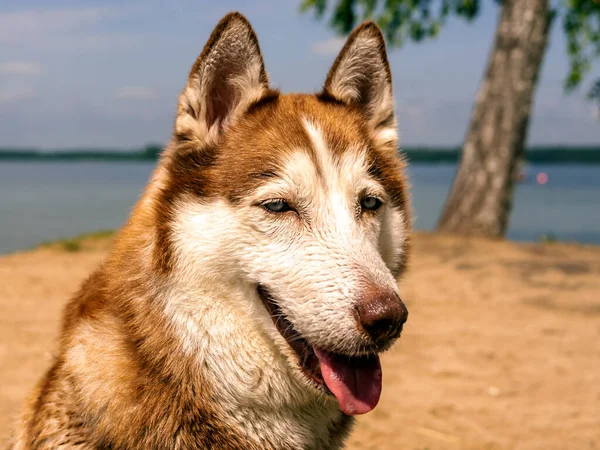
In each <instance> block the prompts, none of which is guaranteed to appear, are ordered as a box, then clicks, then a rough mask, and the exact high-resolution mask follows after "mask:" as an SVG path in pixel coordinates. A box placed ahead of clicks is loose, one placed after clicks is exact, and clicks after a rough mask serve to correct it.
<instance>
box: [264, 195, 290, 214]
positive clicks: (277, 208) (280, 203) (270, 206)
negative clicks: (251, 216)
mask: <svg viewBox="0 0 600 450" xmlns="http://www.w3.org/2000/svg"><path fill="white" fill-rule="evenodd" d="M262 206H263V208H265V209H267V210H269V211H271V212H274V213H281V212H286V211H289V210H291V209H292V208H290V205H288V202H286V201H285V200H283V199H281V198H278V199H276V200H269V201H268V202H265V203H263V204H262Z"/></svg>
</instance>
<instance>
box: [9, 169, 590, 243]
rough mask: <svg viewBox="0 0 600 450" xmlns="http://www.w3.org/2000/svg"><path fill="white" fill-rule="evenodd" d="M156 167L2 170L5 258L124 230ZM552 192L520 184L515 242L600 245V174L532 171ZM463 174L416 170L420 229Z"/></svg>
mask: <svg viewBox="0 0 600 450" xmlns="http://www.w3.org/2000/svg"><path fill="white" fill-rule="evenodd" d="M153 167H154V164H153V163H140V162H131V163H127V162H118V163H115V162H94V163H76V162H70V163H69V162H67V163H63V162H57V163H50V162H44V163H33V162H25V163H23V162H8V163H0V253H6V252H10V251H13V250H18V249H23V248H29V247H33V246H35V245H37V244H39V243H40V242H43V241H47V240H52V239H58V238H64V237H69V236H74V235H77V234H81V233H86V232H91V231H97V230H102V229H110V228H117V227H119V226H121V225H122V224H123V223H124V222H125V220H126V218H127V215H128V213H129V211H130V209H131V208H132V207H133V205H134V203H135V201H136V200H137V198H138V197H139V195H140V194H141V192H142V189H143V187H144V185H145V184H146V182H147V181H148V178H149V176H150V173H151V171H152V169H153ZM542 171H543V172H546V173H547V174H548V177H549V182H548V184H547V185H544V186H541V185H537V184H535V183H534V182H533V181H529V182H527V183H524V184H519V186H518V187H517V192H516V197H515V207H514V210H513V214H512V217H511V223H510V229H509V233H508V237H509V238H511V239H515V240H538V239H539V238H540V236H541V235H543V234H547V233H552V234H554V235H555V236H556V237H557V238H558V239H559V240H564V241H578V242H583V243H596V244H600V167H598V166H589V167H586V166H530V167H529V168H528V171H527V172H528V175H529V179H531V180H533V179H534V178H535V174H537V173H538V172H542ZM454 173H455V167H454V166H452V165H438V166H434V165H412V166H411V167H410V178H411V183H412V193H413V202H414V208H415V213H416V216H417V220H416V225H417V228H420V229H425V230H430V229H432V228H433V227H434V226H435V221H436V219H437V217H438V215H439V213H440V211H441V208H442V205H443V202H444V200H445V198H446V194H447V192H448V188H449V186H450V183H451V182H452V178H453V176H454Z"/></svg>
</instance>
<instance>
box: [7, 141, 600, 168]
mask: <svg viewBox="0 0 600 450" xmlns="http://www.w3.org/2000/svg"><path fill="white" fill-rule="evenodd" d="M162 150H163V148H162V147H161V146H154V145H149V146H146V147H145V148H143V149H140V150H123V151H118V150H101V149H89V150H86V149H81V150H79V149H77V150H54V151H41V150H37V149H8V148H5V149H2V148H0V162H3V161H32V162H34V161H39V162H42V161H49V162H50V161H64V162H67V161H89V162H94V161H98V162H102V161H156V160H157V159H158V156H159V155H160V153H161V152H162ZM402 152H403V153H404V154H405V155H406V156H407V158H408V160H409V162H413V163H431V164H437V163H457V162H458V160H459V157H460V148H458V147H449V148H440V147H406V148H403V149H402ZM523 160H524V161H525V162H527V163H533V164H598V165H600V146H554V147H550V146H532V147H530V148H528V149H527V151H526V152H525V155H524V157H523Z"/></svg>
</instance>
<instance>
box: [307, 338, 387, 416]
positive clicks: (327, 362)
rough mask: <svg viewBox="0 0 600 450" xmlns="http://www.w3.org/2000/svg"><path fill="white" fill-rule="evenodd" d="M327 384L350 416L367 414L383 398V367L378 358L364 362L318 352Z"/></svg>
mask: <svg viewBox="0 0 600 450" xmlns="http://www.w3.org/2000/svg"><path fill="white" fill-rule="evenodd" d="M314 350H315V354H316V355H317V358H319V361H320V362H321V373H322V374H323V380H324V381H325V384H326V385H327V387H328V388H329V390H330V391H331V393H332V394H333V395H335V397H336V398H337V400H338V402H339V403H340V408H341V409H342V411H343V412H344V413H346V414H348V415H349V416H351V415H354V414H365V413H368V412H369V411H371V410H372V409H373V408H375V406H377V403H378V402H379V397H380V396H381V375H382V373H381V364H380V363H379V357H378V356H377V355H373V356H369V357H361V358H349V357H347V356H341V355H334V354H332V353H328V352H325V351H323V350H319V349H318V348H315V349H314Z"/></svg>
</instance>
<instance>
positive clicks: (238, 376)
mask: <svg viewBox="0 0 600 450" xmlns="http://www.w3.org/2000/svg"><path fill="white" fill-rule="evenodd" d="M131 225H132V226H134V225H135V224H131ZM145 231H147V230H145ZM126 234H128V233H127V231H126ZM136 234H137V237H136V239H135V241H138V240H139V239H143V240H145V241H146V242H148V238H143V234H144V233H140V228H138V231H137V233H136ZM132 248H135V249H138V250H136V252H137V255H135V256H134V257H135V259H137V260H138V261H141V262H140V263H139V264H132V261H131V257H132V254H131V253H129V252H126V251H125V252H124V251H121V252H119V254H120V255H121V256H122V255H127V256H126V257H117V258H114V259H113V260H112V264H113V266H115V265H116V266H120V268H121V269H119V270H123V271H132V270H133V271H137V272H142V273H144V272H145V273H146V274H145V275H141V276H140V274H139V273H137V274H136V275H135V276H134V275H133V274H132V276H131V278H132V279H133V278H135V279H140V278H141V279H146V280H152V283H153V285H152V286H149V285H147V284H146V288H145V290H146V294H147V293H149V292H151V293H152V294H151V295H152V299H147V300H140V299H141V297H140V296H136V295H135V294H133V296H132V297H131V301H132V302H133V304H134V307H133V308H132V313H133V314H136V310H137V309H140V310H146V309H147V308H145V307H143V308H137V307H135V303H137V302H140V301H152V303H153V308H152V311H153V314H154V315H155V316H156V321H157V322H158V321H160V322H161V323H162V326H161V327H159V328H157V329H155V330H153V331H152V332H153V333H168V334H169V341H170V343H169V345H170V346H171V349H172V352H173V353H172V354H171V357H172V358H173V360H177V363H176V364H175V366H177V367H178V369H177V370H181V364H185V365H187V366H188V367H187V368H186V369H185V372H186V373H192V374H193V373H197V374H198V377H199V378H200V379H201V381H200V383H202V393H203V394H202V395H203V397H205V398H199V399H198V402H202V403H203V404H204V406H208V407H209V408H210V409H211V410H214V411H217V413H216V414H217V416H218V417H219V420H221V421H222V422H223V425H224V426H225V427H231V428H234V429H238V430H240V432H241V433H242V434H245V435H246V436H247V438H248V439H250V440H252V441H254V442H256V443H257V445H258V448H273V449H280V448H281V449H287V448H290V449H291V448H294V449H296V448H305V449H337V448H340V446H341V445H342V442H343V439H344V438H345V437H346V435H347V434H348V431H349V429H350V426H351V423H352V419H351V418H350V417H348V416H346V415H344V414H343V413H342V412H341V411H340V409H339V406H338V405H337V401H336V400H335V399H333V398H331V397H327V396H325V395H323V394H320V393H319V392H317V391H316V390H313V388H311V387H310V386H308V385H306V384H304V383H303V382H302V381H301V380H300V379H299V377H298V375H296V374H294V372H293V370H294V366H293V365H294V364H297V360H296V358H297V356H296V355H294V354H293V351H292V350H291V348H290V347H289V345H288V344H287V343H286V342H285V340H284V339H283V338H282V337H281V335H280V334H279V332H278V331H277V330H276V328H275V327H274V326H273V323H272V320H271V318H270V317H269V315H268V313H267V311H266V309H265V307H264V305H263V304H262V302H261V300H260V298H259V296H258V294H257V292H256V288H255V286H253V285H252V284H251V283H249V282H247V281H245V280H243V279H241V278H238V279H236V277H235V276H223V277H221V278H220V279H216V278H215V274H214V273H212V271H211V270H210V268H207V269H206V270H205V271H204V272H201V273H198V274H196V275H195V276H194V277H193V279H190V278H189V276H183V275H181V274H179V275H178V274H172V275H170V276H168V277H158V278H157V277H155V276H154V277H150V276H149V275H150V272H151V271H152V270H153V268H152V267H151V262H150V259H149V258H148V257H144V256H143V255H141V254H140V253H139V252H140V250H139V249H140V245H139V242H138V243H135V245H134V246H133V247H132ZM142 252H145V253H147V254H151V253H152V248H151V247H146V248H145V249H144V250H142ZM136 267H137V269H134V268H136ZM115 269H116V267H113V268H112V270H115ZM157 279H158V280H162V281H158V282H157V281H156V280H157ZM144 284H145V283H144ZM132 292H134V291H132ZM134 296H136V297H137V298H135V299H134ZM162 339H163V340H164V337H162ZM175 376H177V374H175Z"/></svg>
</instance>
